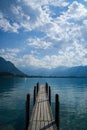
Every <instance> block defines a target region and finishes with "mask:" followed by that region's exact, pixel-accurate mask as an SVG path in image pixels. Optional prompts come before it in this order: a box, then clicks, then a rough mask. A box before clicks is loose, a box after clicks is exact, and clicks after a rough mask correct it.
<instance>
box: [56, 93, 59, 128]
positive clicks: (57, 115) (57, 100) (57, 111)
mask: <svg viewBox="0 0 87 130" xmlns="http://www.w3.org/2000/svg"><path fill="white" fill-rule="evenodd" d="M55 122H56V126H57V128H58V130H59V95H58V94H56V95H55Z"/></svg>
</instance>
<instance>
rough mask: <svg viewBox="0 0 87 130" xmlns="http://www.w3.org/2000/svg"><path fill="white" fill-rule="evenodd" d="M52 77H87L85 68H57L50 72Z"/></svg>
mask: <svg viewBox="0 0 87 130" xmlns="http://www.w3.org/2000/svg"><path fill="white" fill-rule="evenodd" d="M52 75H54V76H59V77H61V76H64V77H87V66H75V67H63V68H61V67H58V68H55V69H54V71H53V72H52Z"/></svg>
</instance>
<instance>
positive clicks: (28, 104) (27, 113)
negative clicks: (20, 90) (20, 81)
mask: <svg viewBox="0 0 87 130" xmlns="http://www.w3.org/2000/svg"><path fill="white" fill-rule="evenodd" d="M29 120H30V94H27V99H26V130H28V126H29Z"/></svg>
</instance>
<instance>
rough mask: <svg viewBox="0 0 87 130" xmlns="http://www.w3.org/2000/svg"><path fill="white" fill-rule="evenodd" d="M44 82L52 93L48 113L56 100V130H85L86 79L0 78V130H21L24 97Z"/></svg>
mask: <svg viewBox="0 0 87 130" xmlns="http://www.w3.org/2000/svg"><path fill="white" fill-rule="evenodd" d="M38 81H39V83H40V84H45V82H48V83H49V85H50V86H51V90H52V98H51V100H52V111H53V114H55V112H54V110H55V94H56V93H58V94H59V97H60V130H87V79H86V78H0V130H19V129H21V130H24V129H25V100H26V94H27V93H30V94H31V111H32V102H33V87H34V86H35V84H36V83H37V82H38Z"/></svg>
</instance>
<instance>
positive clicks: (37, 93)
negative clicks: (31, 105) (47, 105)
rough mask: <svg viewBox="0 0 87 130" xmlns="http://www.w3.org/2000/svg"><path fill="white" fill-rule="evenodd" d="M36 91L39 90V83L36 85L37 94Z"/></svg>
mask: <svg viewBox="0 0 87 130" xmlns="http://www.w3.org/2000/svg"><path fill="white" fill-rule="evenodd" d="M38 90H39V82H38V83H37V94H38Z"/></svg>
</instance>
